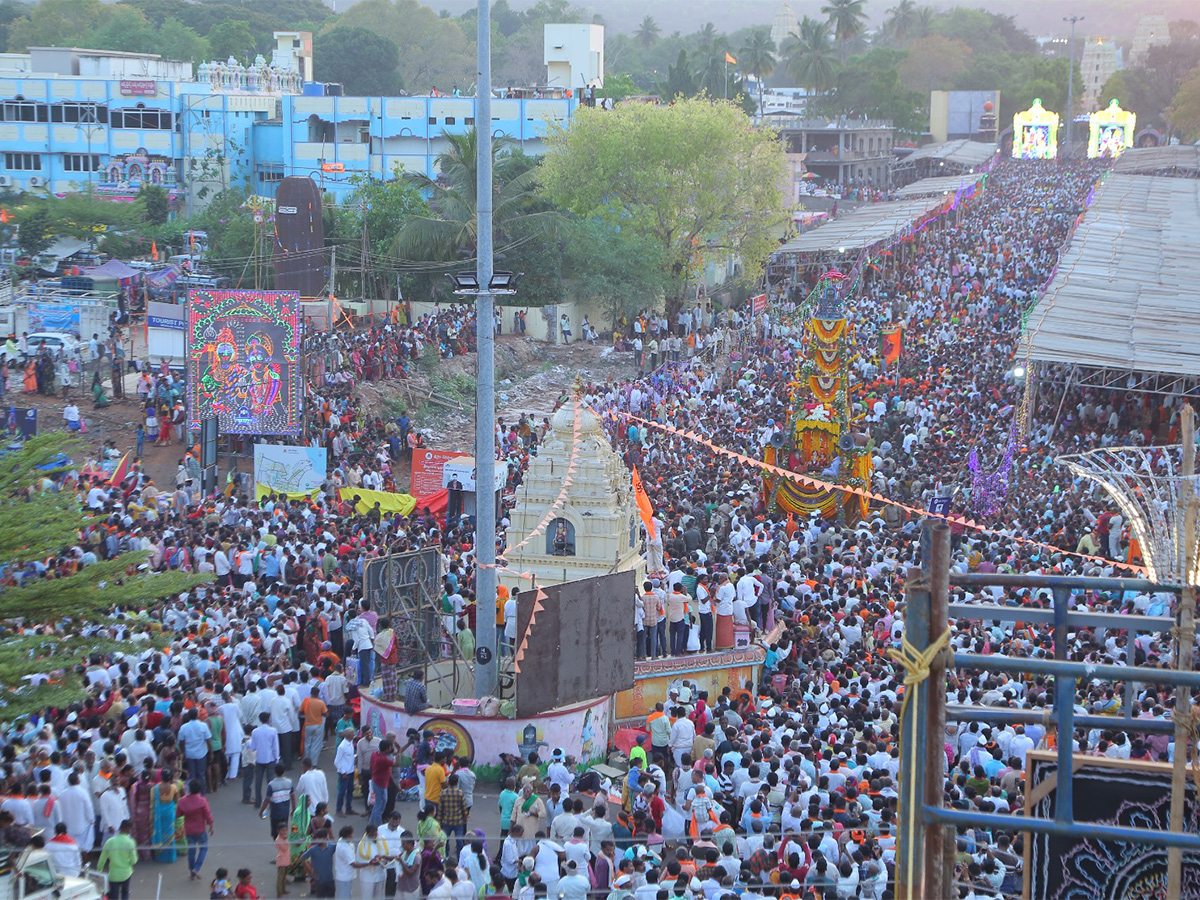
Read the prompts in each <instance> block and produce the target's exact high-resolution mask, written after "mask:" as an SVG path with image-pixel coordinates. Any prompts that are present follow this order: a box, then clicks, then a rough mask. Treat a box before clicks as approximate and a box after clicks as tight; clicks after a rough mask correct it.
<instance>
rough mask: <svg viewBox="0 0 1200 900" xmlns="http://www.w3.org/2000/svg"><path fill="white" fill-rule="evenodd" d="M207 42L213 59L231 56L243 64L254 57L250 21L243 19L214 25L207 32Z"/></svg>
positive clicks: (223, 58)
mask: <svg viewBox="0 0 1200 900" xmlns="http://www.w3.org/2000/svg"><path fill="white" fill-rule="evenodd" d="M208 44H209V49H210V50H211V51H212V55H213V58H214V59H220V60H225V59H228V58H229V57H231V56H232V57H233V58H234V59H236V60H237V61H238V62H240V63H243V64H245V63H248V62H250V61H251V60H252V59H253V58H254V52H255V42H254V34H253V32H251V31H250V23H249V22H247V21H245V20H243V19H231V20H230V21H228V22H222V23H220V24H219V25H214V26H213V28H212V30H211V31H209V33H208Z"/></svg>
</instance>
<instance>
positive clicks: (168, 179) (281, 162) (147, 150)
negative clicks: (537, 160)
mask: <svg viewBox="0 0 1200 900" xmlns="http://www.w3.org/2000/svg"><path fill="white" fill-rule="evenodd" d="M277 37H278V39H279V44H280V48H279V49H277V50H276V51H275V53H274V54H273V58H272V61H271V63H270V64H268V63H267V62H266V61H265V60H263V59H262V57H259V58H258V59H257V60H256V61H255V63H254V64H252V65H251V66H248V67H243V66H240V65H239V64H237V63H236V62H235V61H233V60H229V61H228V62H225V63H211V64H205V65H202V66H200V67H199V69H198V70H197V71H196V72H195V73H193V69H192V66H191V65H190V64H188V63H181V62H174V61H170V60H163V59H161V58H160V57H158V56H156V55H154V54H140V53H116V52H111V51H98V50H83V49H76V48H31V49H30V52H29V53H28V54H0V146H2V147H3V151H2V155H0V188H8V189H11V190H21V191H35V192H40V191H46V192H50V193H56V194H64V193H69V192H73V191H79V190H83V189H85V188H88V187H90V188H91V189H93V190H95V191H96V192H97V193H99V194H102V195H107V196H112V197H115V198H119V199H132V198H133V197H134V196H135V195H136V194H137V192H138V190H139V189H140V188H141V186H142V184H144V183H147V182H149V183H152V184H160V185H162V186H163V187H164V188H166V189H167V190H168V191H169V192H170V194H171V196H172V199H173V201H174V203H175V205H176V208H177V209H179V210H180V211H182V212H194V211H196V210H198V209H199V208H200V207H201V206H202V205H203V204H204V203H205V202H206V200H207V199H208V198H210V197H211V196H212V195H214V194H215V193H216V192H217V191H219V190H221V189H224V188H238V189H243V190H246V191H248V192H250V193H254V194H260V195H265V196H273V195H274V185H275V184H276V183H278V182H279V181H281V180H282V179H283V178H284V177H285V176H287V175H310V176H311V177H312V178H313V179H314V180H317V181H318V182H319V183H320V184H321V185H322V187H323V188H324V189H325V190H327V191H329V192H331V193H332V194H333V195H334V196H335V198H336V197H341V196H344V195H345V194H347V193H349V192H350V191H351V190H353V187H354V185H353V184H352V182H351V179H352V178H353V177H354V176H355V175H364V176H370V177H374V178H386V177H391V176H392V173H393V172H394V171H395V170H396V168H397V167H403V168H404V169H405V170H408V171H420V172H425V173H427V174H429V175H434V174H436V173H435V171H434V168H435V165H434V160H435V159H436V157H437V156H438V154H439V153H441V152H442V150H443V149H444V147H445V144H446V140H445V137H444V134H445V133H451V134H453V133H461V132H465V131H467V130H468V129H470V128H472V127H474V125H475V100H474V98H471V97H341V96H327V95H326V94H327V93H332V92H331V91H327V90H326V88H327V86H322V85H319V84H314V83H312V82H311V81H308V80H306V78H308V77H309V75H308V73H310V72H311V37H310V36H308V35H305V34H304V33H302V32H282V33H280V34H279V35H277ZM306 54H307V55H306ZM576 103H577V101H576V100H575V99H572V98H569V97H565V96H559V97H538V98H534V99H495V100H493V101H492V131H493V134H495V135H497V136H501V135H502V136H507V137H510V138H512V139H513V140H514V141H515V142H516V143H517V144H518V145H519V146H521V147H522V148H523V149H524V150H525V152H527V153H530V154H537V153H540V152H541V151H542V147H543V138H544V136H545V134H546V132H547V130H548V128H549V127H550V125H551V124H552V123H563V122H565V121H567V119H568V118H569V117H570V115H571V113H572V111H573V109H574V107H575V105H576Z"/></svg>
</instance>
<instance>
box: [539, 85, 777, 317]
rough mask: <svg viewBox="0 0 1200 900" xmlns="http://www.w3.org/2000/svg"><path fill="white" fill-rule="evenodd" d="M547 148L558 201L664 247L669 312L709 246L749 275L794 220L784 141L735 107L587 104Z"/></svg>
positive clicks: (698, 102)
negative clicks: (789, 217) (789, 216)
mask: <svg viewBox="0 0 1200 900" xmlns="http://www.w3.org/2000/svg"><path fill="white" fill-rule="evenodd" d="M547 144H548V150H547V153H546V156H545V157H544V158H543V162H542V168H541V179H542V189H543V192H544V195H545V197H546V198H547V199H548V200H549V201H550V202H551V203H553V204H555V205H556V206H558V207H559V208H561V209H563V210H565V211H566V212H568V213H571V214H573V215H576V216H579V217H582V218H588V219H590V218H595V219H598V220H600V221H601V222H604V223H606V224H607V225H608V226H609V227H611V228H620V230H621V231H622V232H623V233H624V232H626V231H629V232H631V233H632V234H634V235H640V236H642V237H643V238H646V239H648V240H651V241H652V242H653V243H655V244H657V246H658V247H659V248H661V251H662V271H663V276H664V278H666V279H669V282H670V287H669V290H668V292H667V309H668V315H672V314H674V313H675V312H677V311H678V310H679V308H680V305H681V304H682V302H683V298H684V296H685V294H686V291H687V284H688V281H689V280H690V279H693V278H694V277H695V275H696V273H697V270H698V267H699V265H700V263H701V260H702V255H703V254H704V253H706V252H707V253H710V254H715V255H717V256H718V257H720V256H721V255H722V254H728V255H730V256H733V255H736V256H737V257H738V258H739V259H740V261H741V266H742V273H743V278H744V279H746V280H751V281H752V280H754V279H755V278H757V277H758V276H759V275H760V274H761V273H762V271H763V269H764V267H765V264H766V259H767V256H768V254H769V253H770V251H771V249H772V248H773V247H774V246H775V245H776V237H775V234H776V232H775V229H776V228H779V227H782V225H783V223H784V221H785V219H786V210H785V198H784V195H783V191H782V187H781V186H782V185H784V184H786V183H787V179H788V174H787V167H786V164H785V162H784V155H783V147H782V145H781V144H780V142H779V140H778V138H777V137H776V136H775V135H774V134H773V133H771V132H770V131H767V130H765V129H758V128H755V127H754V126H753V124H752V123H751V121H750V119H749V118H748V117H747V116H746V115H745V114H744V113H742V112H741V111H740V110H738V109H736V108H735V107H734V106H732V105H731V104H729V103H723V102H721V101H712V100H709V99H707V98H696V99H690V100H684V99H681V100H677V101H676V102H675V103H674V104H673V105H670V106H661V107H651V106H645V105H643V104H640V103H624V104H621V105H620V106H618V107H617V108H616V109H615V110H612V111H607V110H592V109H581V110H579V112H578V113H577V114H576V116H575V117H574V119H573V120H572V122H571V125H570V127H569V128H562V127H556V128H552V129H551V131H550V133H549V135H548V136H547ZM631 159H634V160H637V163H638V164H637V165H636V166H631V165H630V164H629V160H631Z"/></svg>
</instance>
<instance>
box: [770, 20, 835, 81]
mask: <svg viewBox="0 0 1200 900" xmlns="http://www.w3.org/2000/svg"><path fill="white" fill-rule="evenodd" d="M829 38H830V33H829V25H828V24H827V23H826V22H822V21H819V20H817V19H812V18H809V17H808V16H805V17H804V18H803V19H802V20H801V22H800V34H799V35H790V36H789V37H788V39H787V40H786V41H784V42H783V48H782V52H783V55H784V56H785V57H786V58H787V71H788V74H789V75H791V76H792V77H793V78H795V79H796V81H798V82H799V83H800V86H801V87H803V88H807V89H808V90H810V91H813V92H814V93H818V94H820V93H824V92H825V91H827V90H829V89H830V88H831V87H833V85H834V82H835V81H836V79H837V71H838V61H837V59H836V58H835V57H834V54H833V47H832V45H831V44H830V40H829Z"/></svg>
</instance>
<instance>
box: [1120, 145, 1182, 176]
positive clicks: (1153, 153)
mask: <svg viewBox="0 0 1200 900" xmlns="http://www.w3.org/2000/svg"><path fill="white" fill-rule="evenodd" d="M1164 169H1184V170H1188V171H1192V172H1198V171H1200V147H1197V146H1195V145H1193V144H1176V145H1167V146H1165V147H1135V148H1134V149H1132V150H1126V151H1125V152H1124V153H1122V154H1121V155H1120V156H1118V157H1117V161H1116V162H1115V163H1113V171H1114V172H1116V173H1117V174H1118V175H1134V174H1137V173H1143V174H1146V175H1150V174H1153V173H1154V172H1159V171H1162V170H1164Z"/></svg>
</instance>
